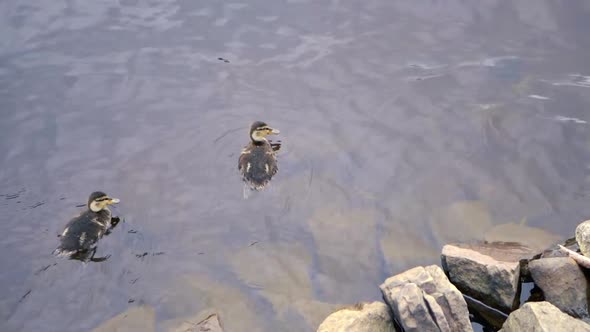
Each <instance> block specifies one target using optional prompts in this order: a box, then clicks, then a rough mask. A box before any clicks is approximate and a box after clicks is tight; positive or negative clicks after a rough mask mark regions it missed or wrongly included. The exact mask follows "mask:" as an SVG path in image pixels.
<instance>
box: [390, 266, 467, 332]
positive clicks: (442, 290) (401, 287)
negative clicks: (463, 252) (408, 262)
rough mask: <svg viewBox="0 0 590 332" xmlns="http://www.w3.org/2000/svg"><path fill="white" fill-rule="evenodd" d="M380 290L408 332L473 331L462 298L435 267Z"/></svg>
mask: <svg viewBox="0 0 590 332" xmlns="http://www.w3.org/2000/svg"><path fill="white" fill-rule="evenodd" d="M380 288H381V292H382V293H383V298H384V299H385V302H387V304H388V305H389V307H390V308H391V310H392V312H393V315H394V318H395V320H396V321H397V322H398V323H399V324H400V325H401V326H402V328H403V329H404V331H406V332H414V331H415V332H417V331H424V332H428V331H433V332H439V331H453V332H454V331H457V332H461V331H473V328H472V327H471V323H470V322H469V312H468V310H467V304H466V303H465V300H464V299H463V295H462V294H461V293H460V292H459V290H457V288H456V287H455V286H454V285H453V284H451V283H450V282H449V280H448V279H447V277H446V275H445V274H444V272H443V271H442V269H441V268H440V267H438V266H436V265H431V266H427V267H421V266H420V267H416V268H413V269H410V270H408V271H406V272H404V273H401V274H398V275H396V276H393V277H391V278H388V279H387V280H385V282H384V283H383V284H382V285H381V286H380Z"/></svg>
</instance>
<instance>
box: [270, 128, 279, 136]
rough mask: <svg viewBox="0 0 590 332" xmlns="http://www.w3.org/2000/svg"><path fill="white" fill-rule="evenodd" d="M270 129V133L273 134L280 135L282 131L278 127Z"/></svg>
mask: <svg viewBox="0 0 590 332" xmlns="http://www.w3.org/2000/svg"><path fill="white" fill-rule="evenodd" d="M269 129H270V133H271V134H273V135H278V134H280V133H281V131H280V130H278V129H275V128H269Z"/></svg>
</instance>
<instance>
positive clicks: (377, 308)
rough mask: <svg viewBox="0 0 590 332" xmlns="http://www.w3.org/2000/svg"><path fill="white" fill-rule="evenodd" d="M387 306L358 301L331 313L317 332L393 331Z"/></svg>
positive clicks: (381, 303) (379, 303)
mask: <svg viewBox="0 0 590 332" xmlns="http://www.w3.org/2000/svg"><path fill="white" fill-rule="evenodd" d="M395 331H396V329H395V327H394V323H393V321H392V319H391V316H390V314H389V308H388V307H387V306H386V305H385V303H383V302H373V303H359V304H356V305H354V306H351V307H348V308H344V309H341V310H338V311H336V312H334V313H332V314H331V315H330V316H328V317H327V318H326V319H325V320H324V321H323V322H322V324H320V326H319V327H318V330H317V332H395Z"/></svg>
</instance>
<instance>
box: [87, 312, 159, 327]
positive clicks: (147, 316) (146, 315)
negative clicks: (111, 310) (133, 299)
mask: <svg viewBox="0 0 590 332" xmlns="http://www.w3.org/2000/svg"><path fill="white" fill-rule="evenodd" d="M155 324H156V313H155V310H154V309H153V308H152V307H148V306H140V307H133V308H130V309H129V310H127V311H125V312H123V313H121V314H119V315H117V316H115V317H113V318H111V319H109V320H108V321H106V322H105V323H103V324H101V325H100V326H99V327H97V328H96V329H94V330H93V332H120V331H125V332H150V331H151V332H155V331H156V327H155Z"/></svg>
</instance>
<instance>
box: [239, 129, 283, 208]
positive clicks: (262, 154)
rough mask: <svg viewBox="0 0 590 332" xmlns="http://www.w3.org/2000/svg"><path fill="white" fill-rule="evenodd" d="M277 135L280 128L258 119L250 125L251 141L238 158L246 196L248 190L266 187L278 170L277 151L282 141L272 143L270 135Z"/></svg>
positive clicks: (245, 195)
mask: <svg viewBox="0 0 590 332" xmlns="http://www.w3.org/2000/svg"><path fill="white" fill-rule="evenodd" d="M271 134H274V135H277V134H279V130H277V129H273V128H271V127H269V126H268V125H267V124H266V123H264V122H262V121H256V122H254V123H253V124H252V126H251V127H250V140H251V141H250V143H249V144H248V145H247V146H246V147H245V148H244V149H243V150H242V153H241V154H240V158H239V160H238V170H239V171H240V174H241V175H242V179H243V180H244V183H245V185H244V197H247V196H248V195H247V194H248V190H251V191H252V190H255V191H260V190H262V189H264V187H266V185H267V184H268V183H269V182H270V180H271V179H272V177H273V176H274V175H275V174H276V173H277V171H278V169H279V168H278V165H277V157H276V152H277V151H278V150H279V149H280V147H281V144H280V143H271V142H269V140H268V139H267V138H266V136H268V135H271Z"/></svg>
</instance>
